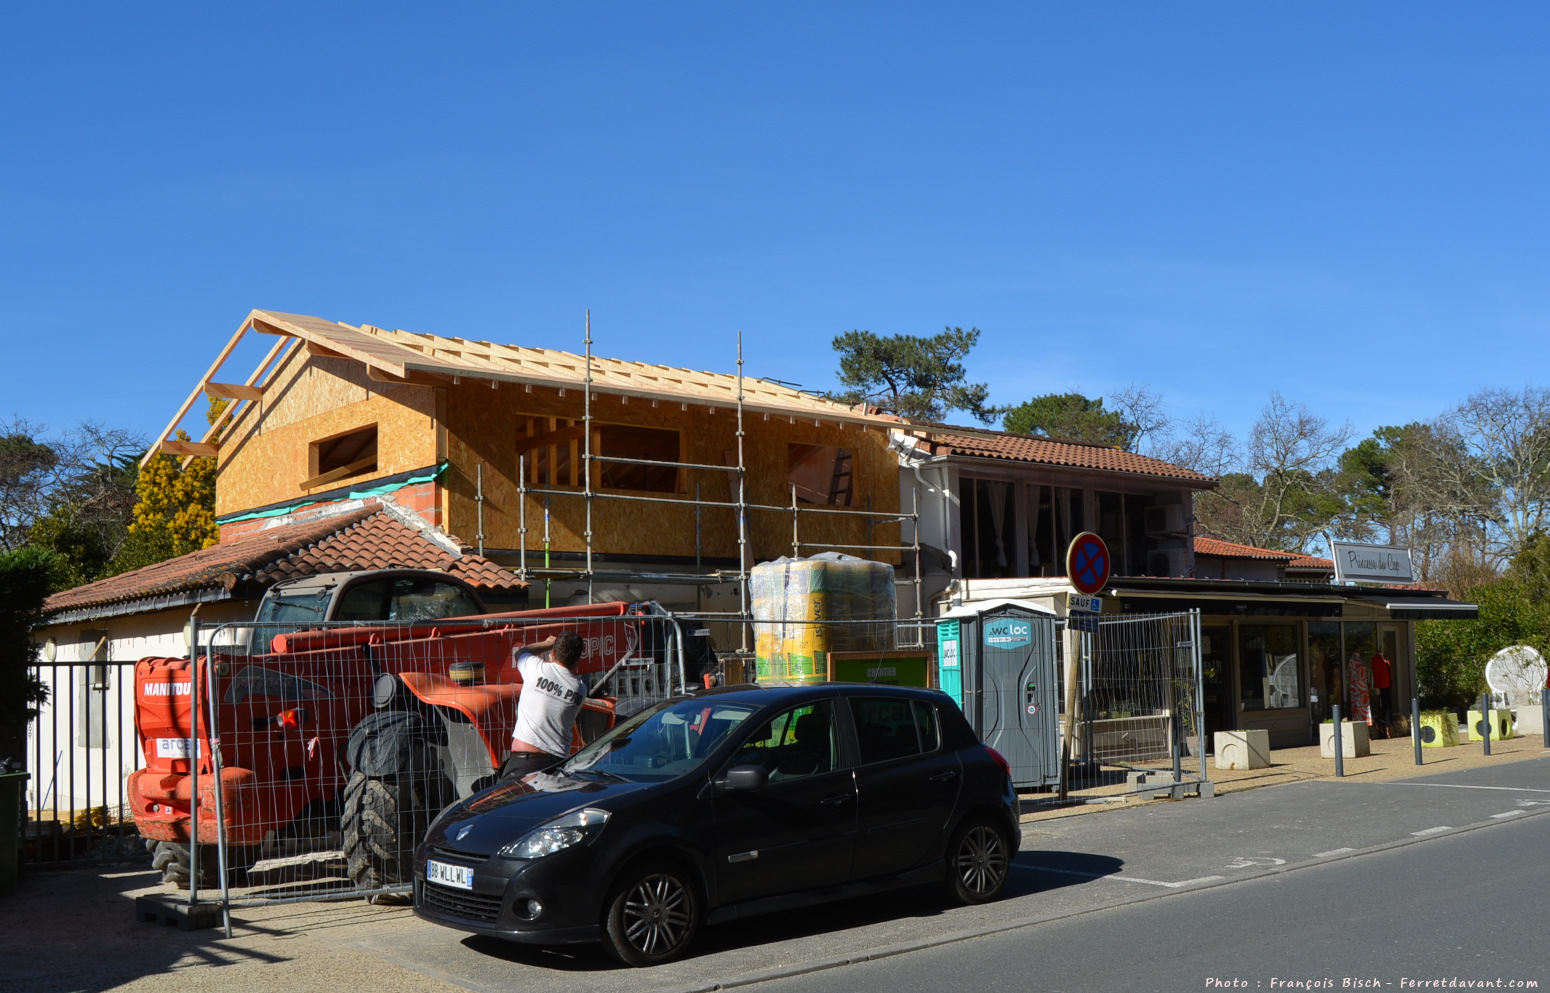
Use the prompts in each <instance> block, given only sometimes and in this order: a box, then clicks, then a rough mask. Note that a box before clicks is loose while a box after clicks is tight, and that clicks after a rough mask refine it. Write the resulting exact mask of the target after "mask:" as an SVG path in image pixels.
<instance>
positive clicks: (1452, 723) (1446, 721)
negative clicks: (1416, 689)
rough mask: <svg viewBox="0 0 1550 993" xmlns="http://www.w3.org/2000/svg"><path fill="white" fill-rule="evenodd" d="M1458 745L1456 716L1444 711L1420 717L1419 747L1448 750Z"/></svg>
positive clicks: (1457, 720) (1457, 721)
mask: <svg viewBox="0 0 1550 993" xmlns="http://www.w3.org/2000/svg"><path fill="white" fill-rule="evenodd" d="M1458 743H1459V719H1458V715H1457V714H1454V713H1451V712H1447V711H1444V712H1442V713H1429V714H1422V715H1421V747H1423V748H1450V747H1452V746H1453V745H1456V744H1458Z"/></svg>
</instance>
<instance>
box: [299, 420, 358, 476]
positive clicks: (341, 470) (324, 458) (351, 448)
mask: <svg viewBox="0 0 1550 993" xmlns="http://www.w3.org/2000/svg"><path fill="white" fill-rule="evenodd" d="M309 461H310V463H311V466H310V468H311V469H312V475H311V477H310V478H308V479H305V480H303V481H302V484H301V488H302V489H304V490H310V489H315V488H317V487H319V486H327V485H328V484H330V483H334V482H337V481H339V480H341V479H348V478H349V477H351V476H359V475H361V474H362V473H368V472H376V471H377V426H376V425H375V424H372V425H370V426H369V427H364V428H358V429H356V430H354V431H349V432H346V433H345V434H339V435H335V436H333V437H332V438H324V439H322V440H320V441H314V442H313V443H312V446H311V452H310V459H309Z"/></svg>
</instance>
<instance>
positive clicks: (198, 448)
mask: <svg viewBox="0 0 1550 993" xmlns="http://www.w3.org/2000/svg"><path fill="white" fill-rule="evenodd" d="M157 448H158V449H159V450H161V451H163V452H166V453H167V454H168V455H209V456H214V455H215V454H216V452H217V451H218V449H217V448H216V446H214V445H210V444H206V443H205V442H202V441H179V440H178V439H176V438H163V439H162V440H161V441H159V442H157Z"/></svg>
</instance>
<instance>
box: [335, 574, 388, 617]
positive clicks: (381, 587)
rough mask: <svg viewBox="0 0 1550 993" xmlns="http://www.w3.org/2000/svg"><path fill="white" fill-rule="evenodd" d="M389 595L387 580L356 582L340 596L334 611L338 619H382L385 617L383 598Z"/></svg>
mask: <svg viewBox="0 0 1550 993" xmlns="http://www.w3.org/2000/svg"><path fill="white" fill-rule="evenodd" d="M386 597H387V580H385V579H378V580H375V581H373V582H369V583H356V584H355V585H354V586H352V587H350V588H349V589H347V590H345V591H344V596H342V597H340V598H339V607H338V608H337V609H336V610H335V611H334V619H335V620H338V621H380V620H382V619H383V617H382V614H383V605H382V602H383V600H384V599H385V598H386Z"/></svg>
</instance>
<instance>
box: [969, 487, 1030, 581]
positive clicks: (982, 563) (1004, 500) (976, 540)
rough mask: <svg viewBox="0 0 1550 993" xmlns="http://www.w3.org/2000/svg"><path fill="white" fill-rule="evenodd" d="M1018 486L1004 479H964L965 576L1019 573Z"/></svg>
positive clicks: (998, 575) (982, 576) (980, 576)
mask: <svg viewBox="0 0 1550 993" xmlns="http://www.w3.org/2000/svg"><path fill="white" fill-rule="evenodd" d="M1016 490H1017V487H1016V486H1015V485H1014V484H1012V483H1010V482H1007V481H1005V480H999V479H974V478H972V477H965V478H964V480H963V489H962V497H961V499H962V500H963V512H962V514H963V517H962V520H961V527H960V537H961V538H962V539H963V542H962V547H963V549H964V560H965V561H964V572H963V574H964V576H965V578H968V579H990V578H999V577H1005V576H1013V575H1016V572H1017V551H1016V548H1017V546H1016V536H1017V509H1016V503H1015V499H1014V498H1015V494H1016Z"/></svg>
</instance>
